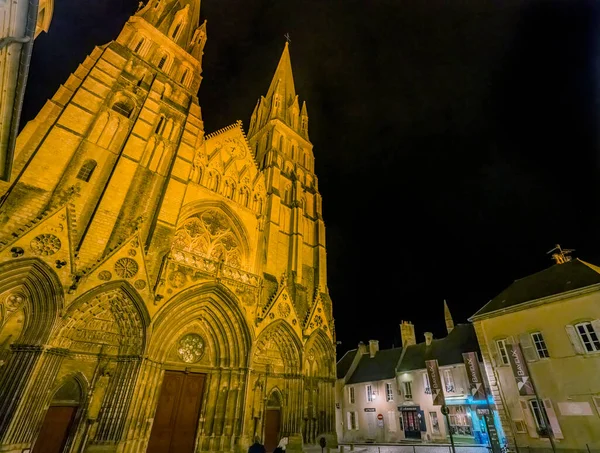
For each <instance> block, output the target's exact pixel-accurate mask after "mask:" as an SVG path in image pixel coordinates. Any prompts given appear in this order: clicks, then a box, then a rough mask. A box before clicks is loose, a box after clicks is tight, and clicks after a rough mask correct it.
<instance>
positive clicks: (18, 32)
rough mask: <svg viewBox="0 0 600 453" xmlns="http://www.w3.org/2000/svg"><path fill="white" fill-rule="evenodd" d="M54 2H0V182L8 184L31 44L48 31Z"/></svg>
mask: <svg viewBox="0 0 600 453" xmlns="http://www.w3.org/2000/svg"><path fill="white" fill-rule="evenodd" d="M53 13H54V0H31V1H2V2H0V179H2V180H8V179H9V177H10V171H11V166H12V157H13V153H14V149H15V143H16V138H17V133H18V130H19V123H20V116H21V108H22V103H23V97H24V96H25V85H26V83H27V76H28V74H29V62H30V60H31V52H32V49H33V40H34V39H35V38H36V37H37V36H38V35H39V34H40V33H41V32H42V31H46V32H47V31H48V28H49V27H50V22H51V21H52V15H53Z"/></svg>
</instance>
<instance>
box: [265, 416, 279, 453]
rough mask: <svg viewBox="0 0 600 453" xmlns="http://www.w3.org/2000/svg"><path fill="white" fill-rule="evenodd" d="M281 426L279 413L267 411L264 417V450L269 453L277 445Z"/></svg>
mask: <svg viewBox="0 0 600 453" xmlns="http://www.w3.org/2000/svg"><path fill="white" fill-rule="evenodd" d="M280 424H281V411H280V410H279V409H267V412H266V417H265V444H264V445H265V450H267V453H271V452H272V451H273V450H275V448H276V447H277V444H278V443H279V428H280Z"/></svg>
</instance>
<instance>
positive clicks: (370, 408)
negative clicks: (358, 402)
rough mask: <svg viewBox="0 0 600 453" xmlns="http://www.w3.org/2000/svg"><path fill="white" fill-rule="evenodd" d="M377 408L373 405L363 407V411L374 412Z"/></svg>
mask: <svg viewBox="0 0 600 453" xmlns="http://www.w3.org/2000/svg"><path fill="white" fill-rule="evenodd" d="M376 411H377V409H375V408H374V407H365V412H376Z"/></svg>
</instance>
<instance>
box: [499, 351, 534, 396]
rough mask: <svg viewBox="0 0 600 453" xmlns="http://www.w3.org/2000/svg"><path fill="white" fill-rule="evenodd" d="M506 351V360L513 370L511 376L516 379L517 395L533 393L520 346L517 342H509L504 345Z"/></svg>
mask: <svg viewBox="0 0 600 453" xmlns="http://www.w3.org/2000/svg"><path fill="white" fill-rule="evenodd" d="M506 352H507V353H508V360H509V362H510V367H511V368H512V371H513V376H514V377H515V381H517V388H518V389H519V395H520V396H527V395H535V392H534V390H533V383H532V382H531V377H530V376H529V370H528V369H527V362H525V359H524V357H523V351H521V347H520V346H519V345H518V344H510V343H509V344H507V345H506Z"/></svg>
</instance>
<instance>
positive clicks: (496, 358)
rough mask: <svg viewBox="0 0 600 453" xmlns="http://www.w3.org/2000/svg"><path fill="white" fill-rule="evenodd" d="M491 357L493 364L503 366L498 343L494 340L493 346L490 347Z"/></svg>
mask: <svg viewBox="0 0 600 453" xmlns="http://www.w3.org/2000/svg"><path fill="white" fill-rule="evenodd" d="M490 352H491V353H492V354H491V358H492V366H493V367H499V366H502V360H501V359H500V353H499V352H498V344H497V343H496V342H494V344H493V345H492V347H491V348H490Z"/></svg>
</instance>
